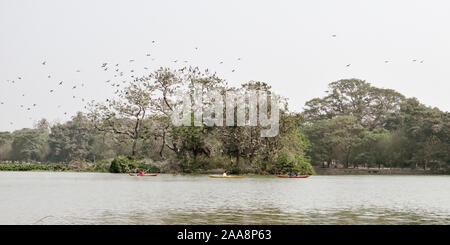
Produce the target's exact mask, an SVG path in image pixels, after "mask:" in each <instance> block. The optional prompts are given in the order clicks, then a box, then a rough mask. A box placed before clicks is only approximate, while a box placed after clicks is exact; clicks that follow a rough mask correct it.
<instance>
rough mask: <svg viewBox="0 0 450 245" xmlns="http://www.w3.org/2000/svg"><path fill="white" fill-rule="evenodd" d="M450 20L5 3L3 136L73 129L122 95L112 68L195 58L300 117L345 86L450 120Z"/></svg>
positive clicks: (435, 11)
mask: <svg viewBox="0 0 450 245" xmlns="http://www.w3.org/2000/svg"><path fill="white" fill-rule="evenodd" d="M449 13H450V2H449V1H430V0H423V1H413V0H405V1H400V0H396V1H392V0H377V1H363V0H353V1H349V0H339V1H333V0H326V1H325V0H323V1H320V0H311V1H275V0H273V1H261V0H259V1H250V0H245V1H242V0H238V1H234V0H227V1H220V2H219V1H211V0H209V1H208V0H204V1H196V0H190V1H183V0H179V1H167V0H166V1H137V0H136V1H130V0H127V1H125V0H124V1H112V0H77V1H61V0H59V1H58V0H39V1H32V0H20V1H18V0H0V102H3V103H4V104H3V105H0V117H1V120H0V131H5V130H15V129H20V128H23V127H32V125H33V124H34V122H35V121H36V120H38V119H40V118H47V119H49V120H50V121H51V122H58V121H59V122H63V121H65V120H67V119H69V118H70V117H71V116H73V115H74V113H75V112H76V111H79V110H81V109H82V108H83V105H84V103H83V102H82V101H81V98H85V99H86V100H90V99H95V100H97V101H101V100H105V99H106V98H107V97H110V96H111V95H112V94H113V92H114V89H113V88H112V87H111V86H108V85H107V84H106V83H105V81H106V80H108V79H112V80H113V79H114V77H113V74H114V72H110V71H108V72H105V71H103V70H102V69H100V66H101V64H102V63H103V62H108V63H110V64H113V65H114V64H116V63H119V64H120V65H119V67H120V69H121V70H124V71H129V70H130V69H134V70H135V71H136V72H137V73H138V74H143V73H144V72H145V70H144V69H143V67H144V66H147V67H149V68H150V69H151V70H152V69H154V68H157V67H160V66H171V67H174V68H175V67H182V66H184V65H185V63H184V62H183V61H184V60H187V61H189V63H188V64H189V65H194V66H196V65H198V66H200V67H203V68H209V69H210V70H213V71H217V72H218V74H219V75H220V76H221V77H223V78H225V79H226V80H227V81H228V82H229V83H230V84H231V85H235V86H236V85H238V84H240V83H243V82H247V81H249V80H259V81H265V82H268V83H269V84H271V85H272V86H273V88H274V89H275V91H277V92H278V93H280V94H281V95H283V96H286V97H289V101H290V108H291V110H294V111H301V110H302V108H303V106H304V103H305V102H306V101H307V100H310V99H312V98H314V97H319V96H323V95H325V92H324V91H325V90H327V84H328V83H330V82H333V81H336V80H339V79H343V78H360V79H364V80H366V81H368V82H370V83H372V84H373V85H375V86H378V87H384V88H392V89H395V90H397V91H399V92H400V93H402V94H404V95H406V96H408V97H417V98H418V99H419V100H420V101H421V102H422V103H424V104H426V105H429V106H436V107H439V108H440V109H442V110H445V111H448V110H449V103H448V92H449V91H450V86H449V78H450V67H449V65H448V60H449V59H450V28H449V23H450V14H449ZM332 35H337V36H336V37H335V38H333V37H332ZM153 40H155V41H156V43H155V44H152V41H153ZM195 47H198V50H195ZM147 53H150V54H151V56H150V57H147V56H146V54H147ZM237 58H242V60H241V61H238V60H237ZM130 59H134V60H135V62H133V63H130V62H129V60H130ZM152 59H154V60H152ZM413 59H417V62H413V61H412V60H413ZM44 60H45V61H47V64H46V65H45V66H43V65H42V64H41V63H42V62H43V61H44ZM174 60H179V61H178V62H177V63H176V64H175V63H173V62H172V61H174ZM385 60H389V63H385V62H384V61H385ZM422 60H423V63H420V61H422ZM220 61H223V62H224V63H223V64H219V62H220ZM347 64H351V66H350V67H346V65H347ZM78 69H79V70H80V72H79V73H77V72H76V70H78ZM111 69H112V66H110V70H111ZM233 69H236V71H235V72H234V73H232V72H231V70H233ZM126 74H127V76H128V75H129V72H127V73H126ZM48 75H51V78H48V77H47V76H48ZM18 77H21V78H22V79H20V80H19V79H18ZM12 80H14V83H12V82H11V81H12ZM60 81H64V83H63V86H59V85H58V83H59V82H60ZM82 84H83V85H84V86H82ZM75 85H76V86H77V88H76V89H72V87H73V86H75ZM51 89H54V90H55V92H54V93H53V94H50V93H49V91H50V90H51ZM22 95H24V96H22ZM72 96H76V98H75V99H73V97H72ZM33 104H37V105H36V106H34V107H33ZM21 105H23V108H22V107H21ZM28 107H31V110H30V111H27V109H26V108H28ZM64 112H66V113H67V115H64ZM11 122H12V123H13V124H11Z"/></svg>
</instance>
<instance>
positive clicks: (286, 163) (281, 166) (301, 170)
mask: <svg viewBox="0 0 450 245" xmlns="http://www.w3.org/2000/svg"><path fill="white" fill-rule="evenodd" d="M272 172H273V173H279V174H287V173H295V174H299V175H313V174H315V172H314V169H313V168H312V166H311V164H310V163H309V161H308V159H306V158H305V157H303V156H300V155H296V154H293V153H291V152H286V151H282V152H280V153H279V154H278V156H277V157H276V158H275V164H274V167H273V169H272Z"/></svg>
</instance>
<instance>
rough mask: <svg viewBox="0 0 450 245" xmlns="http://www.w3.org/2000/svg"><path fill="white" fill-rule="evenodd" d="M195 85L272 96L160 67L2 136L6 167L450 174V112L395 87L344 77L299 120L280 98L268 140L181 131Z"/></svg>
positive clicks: (246, 130) (220, 130) (0, 157)
mask: <svg viewBox="0 0 450 245" xmlns="http://www.w3.org/2000/svg"><path fill="white" fill-rule="evenodd" d="M194 83H201V84H202V85H203V86H202V89H203V92H204V93H208V92H210V91H212V90H213V89H220V90H222V91H230V90H235V91H246V90H249V89H256V90H259V91H265V92H267V93H268V94H269V95H270V94H272V91H271V87H270V86H269V85H268V84H266V83H262V82H254V81H251V82H248V83H246V84H243V85H242V86H241V87H239V88H234V87H229V86H228V85H227V84H226V83H225V82H224V81H223V80H222V79H220V78H218V77H217V76H216V75H215V74H210V73H208V71H205V72H201V71H200V70H199V69H198V68H183V69H179V70H172V69H168V68H161V69H158V70H156V71H154V72H153V73H152V74H150V75H148V76H143V77H140V78H136V79H134V80H133V81H131V82H130V84H129V85H128V86H127V87H125V88H124V89H122V90H119V91H118V92H117V94H115V95H114V96H112V97H111V98H109V99H107V101H105V102H102V103H98V102H92V103H91V104H90V106H89V109H90V110H89V112H87V113H81V112H78V113H77V114H76V115H75V116H74V117H72V119H71V120H70V121H68V122H65V123H57V124H54V125H50V124H49V122H48V121H47V120H45V119H42V120H41V121H39V122H38V123H37V124H36V125H35V127H34V128H33V129H22V130H17V131H14V132H12V133H10V132H0V161H3V162H7V161H18V162H42V163H66V164H70V163H72V162H88V163H92V164H94V163H95V164H96V163H98V162H104V163H105V164H106V163H107V164H110V163H111V160H112V159H113V158H118V157H121V156H129V158H131V159H134V158H135V159H140V160H141V161H150V162H152V163H153V164H156V165H158V166H159V167H160V168H161V169H163V170H165V171H168V172H186V173H189V172H200V171H206V170H210V169H227V170H228V171H229V172H231V173H239V172H251V173H270V174H273V173H288V172H296V173H299V174H313V172H314V170H313V169H312V167H311V164H312V165H316V166H321V167H332V166H342V167H402V168H425V169H428V168H432V169H449V165H450V164H449V163H450V155H449V146H450V144H449V143H450V139H449V128H450V127H449V113H448V112H442V111H440V110H439V109H437V108H429V107H427V106H424V105H423V104H420V103H419V102H418V101H417V100H416V99H414V98H405V97H404V96H403V95H401V94H400V93H398V92H396V91H394V90H390V89H380V88H375V87H373V86H371V85H370V84H369V83H367V82H365V81H362V80H358V79H350V80H340V81H337V82H333V83H330V84H329V90H328V91H327V95H326V96H325V97H323V98H315V99H312V100H310V101H308V102H307V103H306V105H305V110H304V112H302V113H293V112H290V111H289V110H288V104H287V100H286V99H284V98H281V99H280V103H281V105H282V107H281V108H280V131H279V135H278V136H276V137H268V138H263V137H260V132H261V130H262V129H263V128H262V127H261V126H240V127H238V126H235V127H228V126H227V127H208V126H205V125H203V126H196V127H194V126H189V127H188V126H182V127H176V126H174V125H173V124H172V121H171V120H170V115H171V113H172V111H173V110H174V108H175V107H176V106H177V105H178V103H179V100H178V99H177V96H176V94H175V91H177V90H179V89H182V90H184V91H185V92H186V93H187V94H189V93H191V92H192V88H193V84H194ZM116 162H120V161H119V160H117V159H116ZM117 166H119V165H117ZM119 169H122V168H119ZM129 170H130V169H127V171H129Z"/></svg>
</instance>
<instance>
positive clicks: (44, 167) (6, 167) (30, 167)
mask: <svg viewBox="0 0 450 245" xmlns="http://www.w3.org/2000/svg"><path fill="white" fill-rule="evenodd" d="M64 169H65V168H64V167H63V166H61V165H53V164H52V165H50V164H0V171H61V170H64Z"/></svg>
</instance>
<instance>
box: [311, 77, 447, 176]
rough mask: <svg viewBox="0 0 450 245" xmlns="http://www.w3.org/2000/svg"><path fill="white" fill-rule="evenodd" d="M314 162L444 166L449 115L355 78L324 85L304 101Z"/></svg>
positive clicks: (346, 164) (409, 166)
mask: <svg viewBox="0 0 450 245" xmlns="http://www.w3.org/2000/svg"><path fill="white" fill-rule="evenodd" d="M303 116H304V118H305V123H304V124H303V128H304V131H305V133H306V135H307V136H308V138H309V140H310V141H311V142H312V149H311V152H310V156H311V159H312V162H313V164H316V165H319V164H322V165H324V166H327V167H329V166H330V165H335V166H336V164H341V165H343V167H346V168H347V167H350V166H351V167H361V166H364V167H397V168H423V169H448V168H449V165H450V164H449V163H450V138H449V137H450V120H449V119H450V114H449V113H448V112H443V111H441V110H439V109H438V108H430V107H427V106H425V105H423V104H421V103H419V101H418V100H417V99H415V98H405V96H403V95H402V94H400V93H398V92H396V91H394V90H391V89H381V88H376V87H373V86H371V85H370V84H369V83H367V82H365V81H362V80H358V79H349V80H340V81H337V82H332V83H330V84H329V90H328V91H327V95H326V96H324V97H323V98H315V99H312V100H310V101H308V102H307V103H306V108H305V111H304V112H303Z"/></svg>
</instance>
